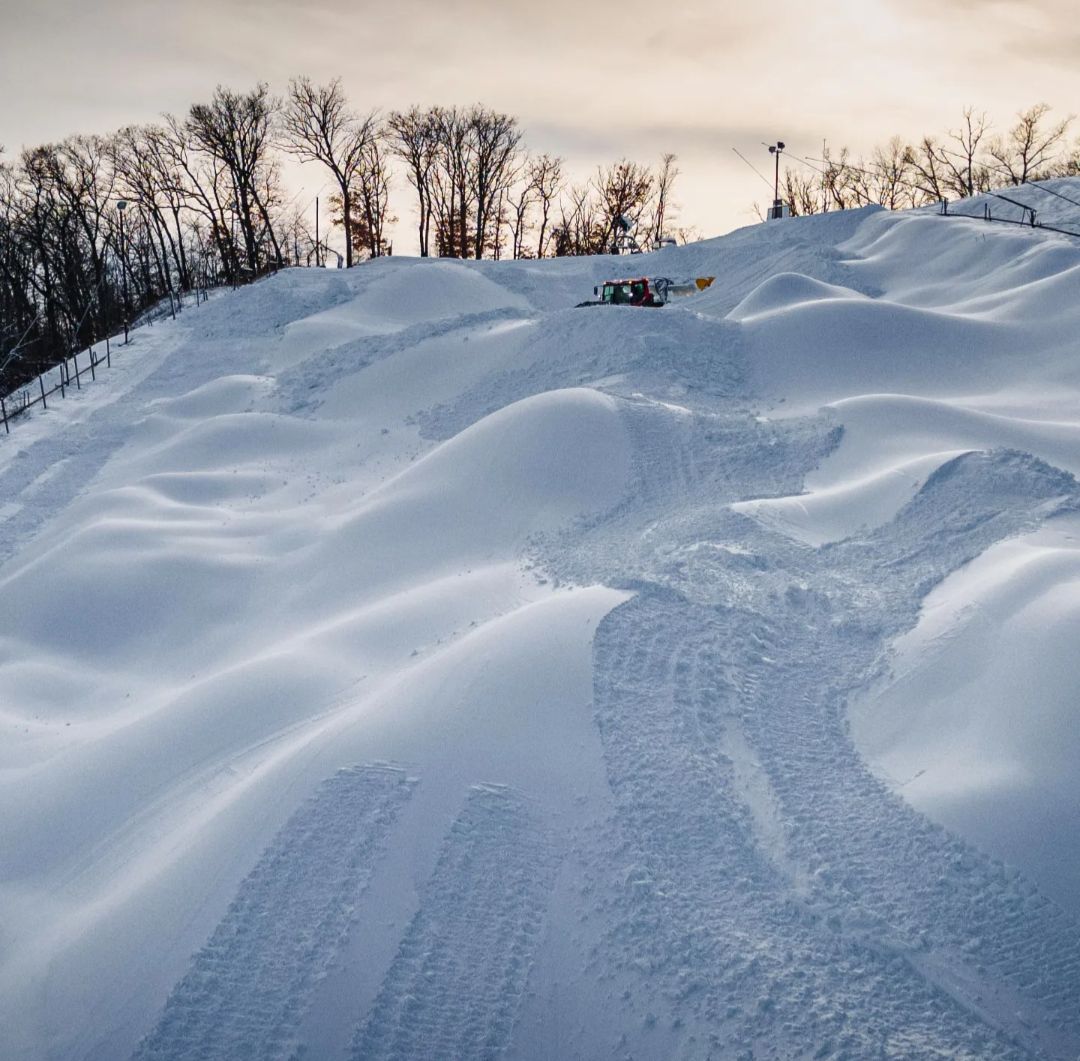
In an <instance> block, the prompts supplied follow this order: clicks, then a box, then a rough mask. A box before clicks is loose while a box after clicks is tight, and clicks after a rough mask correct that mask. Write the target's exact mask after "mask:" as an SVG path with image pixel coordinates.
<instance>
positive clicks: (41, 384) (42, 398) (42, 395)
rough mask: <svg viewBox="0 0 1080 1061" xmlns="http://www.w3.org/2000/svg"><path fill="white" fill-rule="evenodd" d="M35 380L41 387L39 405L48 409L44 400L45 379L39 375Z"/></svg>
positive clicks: (47, 404)
mask: <svg viewBox="0 0 1080 1061" xmlns="http://www.w3.org/2000/svg"><path fill="white" fill-rule="evenodd" d="M37 381H38V386H39V387H40V388H41V407H42V408H43V409H48V408H49V403H48V402H47V401H46V400H45V380H43V379H42V378H41V376H38V378H37Z"/></svg>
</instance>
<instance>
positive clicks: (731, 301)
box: [0, 183, 1080, 1061]
mask: <svg viewBox="0 0 1080 1061" xmlns="http://www.w3.org/2000/svg"><path fill="white" fill-rule="evenodd" d="M1054 187H1055V188H1057V189H1058V190H1061V191H1062V194H1067V195H1077V194H1080V193H1078V192H1076V191H1074V190H1071V189H1072V185H1069V184H1068V183H1065V184H1058V185H1054ZM1017 194H1038V193H1037V192H1036V191H1035V189H1033V188H1029V189H1025V190H1022V191H1020V192H1018V193H1017ZM1045 198H1047V199H1050V198H1052V197H1045ZM968 206H970V207H972V208H978V206H979V204H978V203H975V204H968ZM1047 216H1048V217H1050V218H1052V216H1053V211H1052V210H1051V211H1050V213H1049V214H1048V215H1047ZM628 269H629V270H630V271H632V272H633V273H635V274H637V275H664V276H700V275H715V276H716V277H717V280H716V283H715V284H714V285H713V286H712V287H711V288H710V289H708V290H707V291H705V292H703V293H701V294H699V295H695V296H692V297H689V298H687V299H685V300H682V301H680V302H678V303H675V304H672V305H670V306H668V307H665V308H663V309H660V310H641V309H634V308H623V307H613V308H609V309H606V310H593V309H575V308H574V307H575V305H576V303H578V302H580V301H582V300H583V299H586V298H588V297H589V292H590V290H591V288H592V285H593V284H595V283H597V282H599V281H601V280H603V279H606V278H610V277H612V276H616V275H625V274H626V273H627V270H628ZM1077 295H1080V249H1078V248H1077V247H1076V246H1075V245H1074V244H1073V243H1071V242H1069V241H1067V240H1066V239H1065V238H1064V237H1056V236H1052V235H1049V234H1047V233H1044V232H1038V231H1031V230H1030V229H1028V230H1024V229H1021V228H1018V227H1009V226H991V225H987V224H986V223H985V222H982V221H980V220H978V219H973V218H956V217H952V216H950V217H941V216H936V215H935V214H934V213H933V212H927V211H915V212H910V213H896V214H892V213H887V212H885V211H881V210H873V209H867V210H859V211H845V212H843V213H839V214H833V215H828V216H822V217H813V218H800V219H794V220H791V221H788V222H784V223H782V224H769V225H760V226H753V227H751V228H747V229H744V230H742V231H740V232H736V233H732V234H731V235H729V236H726V237H722V238H721V239H718V240H710V241H703V242H702V243H699V244H695V245H692V246H688V247H679V248H667V249H665V250H663V251H660V252H656V253H655V254H650V255H644V256H642V257H641V258H636V259H635V260H634V261H633V262H632V263H629V264H628V262H627V260H626V259H617V258H607V257H599V258H589V259H573V260H569V259H568V260H559V261H539V262H537V261H526V262H476V263H473V262H460V261H431V260H425V261H410V260H407V259H401V258H395V259H383V260H380V261H376V262H371V263H365V264H363V265H362V266H360V267H358V268H356V269H352V270H340V271H338V270H287V271H284V272H282V273H280V274H279V275H277V276H275V277H273V278H268V279H266V280H264V281H262V282H260V283H257V284H254V285H251V286H249V287H247V288H244V289H242V290H239V291H236V292H230V293H224V292H223V293H220V294H218V295H217V296H215V297H214V298H212V299H211V301H210V303H209V304H208V305H205V306H202V307H200V308H199V309H198V310H191V311H185V312H184V313H183V314H182V316H181V317H180V318H178V319H177V320H176V321H175V322H171V321H170V322H167V323H162V324H161V325H156V326H155V327H154V328H153V329H141V330H138V331H136V332H135V333H134V341H133V342H132V344H131V345H130V346H128V347H123V348H119V349H117V350H116V351H115V356H114V365H113V368H112V369H111V371H109V372H104V373H102V374H101V377H100V378H99V379H98V381H97V382H96V383H92V384H91V385H88V386H85V387H84V388H83V389H82V390H81V391H77V392H76V393H75V394H72V395H70V396H69V397H68V398H67V399H66V401H64V402H59V403H56V404H50V408H49V410H48V412H47V413H44V414H39V415H35V416H33V417H31V418H29V419H26V418H23V419H22V420H20V422H18V423H17V424H15V425H14V426H13V429H12V434H11V435H10V437H7V436H4V437H0V598H2V600H3V602H4V603H3V606H2V609H3V610H2V612H0V616H2V618H0V738H2V739H0V836H3V843H2V844H0V926H2V938H3V945H2V946H0V1055H2V1056H3V1057H4V1058H5V1061H6V1059H8V1058H11V1059H12V1061H45V1059H47V1058H82V1059H95V1061H111V1059H113V1058H123V1057H133V1056H134V1057H137V1058H143V1059H149V1058H162V1059H165V1058H168V1059H171V1061H176V1059H180V1058H188V1057H194V1056H199V1057H207V1058H209V1057H222V1058H224V1057H230V1058H231V1057H239V1056H259V1057H280V1058H288V1057H299V1056H306V1057H312V1058H322V1057H327V1058H330V1057H339V1058H342V1057H355V1058H361V1057H362V1058H381V1057H385V1058H407V1057H416V1056H421V1055H425V1056H427V1055H430V1056H445V1057H462V1058H465V1057H479V1056H495V1055H499V1056H505V1057H507V1058H513V1059H515V1061H531V1059H534V1058H541V1057H547V1056H551V1055H553V1054H557V1055H558V1056H560V1057H566V1058H606V1057H623V1056H631V1055H632V1056H635V1057H703V1056H706V1055H710V1056H716V1057H723V1058H736V1057H750V1056H755V1057H756V1056H762V1057H777V1058H780V1057H783V1058H788V1057H811V1056H814V1057H821V1058H825V1057H840V1056H847V1057H878V1056H905V1057H908V1056H910V1057H924V1056H925V1057H930V1056H940V1057H969V1058H974V1057H978V1058H980V1059H984V1058H985V1059H992V1061H1015V1059H1017V1058H1030V1059H1031V1061H1036V1059H1039V1061H1043V1059H1053V1061H1066V1059H1068V1061H1072V1059H1075V1058H1076V1056H1077V1055H1078V1054H1080V1017H1078V1014H1080V901H1078V899H1077V896H1078V895H1080V888H1078V884H1077V882H1078V880H1080V845H1078V843H1077V840H1076V830H1075V821H1076V814H1077V812H1078V810H1080V781H1078V779H1080V744H1078V742H1077V740H1076V739H1075V737H1074V734H1075V733H1076V732H1078V730H1077V727H1076V725H1075V722H1076V717H1075V716H1076V705H1075V695H1074V690H1075V687H1076V683H1077V681H1078V680H1080V673H1077V667H1076V665H1075V664H1074V662H1073V657H1074V656H1075V653H1074V652H1072V651H1071V647H1072V644H1073V643H1074V642H1075V640H1076V636H1077V632H1078V619H1080V589H1078V587H1080V560H1078V558H1080V551H1078V549H1077V541H1080V522H1078V516H1077V513H1078V512H1080V486H1078V484H1077V481H1076V479H1075V478H1074V476H1076V475H1077V474H1080V418H1078V416H1077V413H1076V410H1077V408H1078V400H1080V368H1078V362H1077V359H1076V339H1075V336H1076V334H1077V328H1078V327H1080V298H1078V297H1076V296H1077ZM553 1029H554V1031H553Z"/></svg>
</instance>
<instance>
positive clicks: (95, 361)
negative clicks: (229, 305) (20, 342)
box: [0, 288, 210, 435]
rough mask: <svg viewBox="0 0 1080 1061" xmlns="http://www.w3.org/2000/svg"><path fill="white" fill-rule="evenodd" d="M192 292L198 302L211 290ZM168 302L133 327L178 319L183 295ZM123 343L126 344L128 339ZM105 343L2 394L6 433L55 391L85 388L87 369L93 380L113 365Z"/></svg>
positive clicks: (0, 411)
mask: <svg viewBox="0 0 1080 1061" xmlns="http://www.w3.org/2000/svg"><path fill="white" fill-rule="evenodd" d="M193 294H194V296H195V305H196V306H199V305H201V304H202V303H203V302H205V301H206V300H207V299H208V298H209V297H210V295H209V292H208V291H207V290H205V289H202V288H197V289H196V290H195V291H194V292H193ZM167 302H168V305H166V299H165V298H163V299H161V301H160V302H159V303H158V305H157V306H156V307H152V308H151V309H149V310H146V311H145V312H144V313H143V314H141V315H140V317H139V318H138V319H136V320H135V321H133V322H132V327H133V328H138V327H143V326H146V327H152V326H153V323H154V321H155V320H163V319H164V318H165V316H166V315H171V316H172V319H173V320H175V319H176V314H177V313H178V312H180V311H182V310H183V308H184V302H183V296H180V295H173V294H172V293H171V292H170V293H169V294H168V295H167ZM95 345H96V346H97V348H98V350H100V349H101V346H102V344H101V343H100V342H99V343H97V344H95ZM121 345H126V340H125V342H124V343H123V344H121ZM104 346H105V354H104V356H98V354H96V353H95V352H94V346H90V347H87V348H86V349H85V350H78V351H76V352H75V353H73V354H70V355H69V356H68V357H66V358H64V360H63V361H60V362H58V363H57V364H55V365H52V366H50V367H49V368H47V369H45V371H44V372H41V373H39V374H38V376H37V377H36V378H35V379H33V380H31V381H30V382H28V383H24V384H23V385H22V386H20V387H17V388H16V389H15V390H14V391H12V393H11V394H9V395H7V396H6V397H0V421H2V422H3V425H4V433H5V434H6V435H10V434H11V421H12V420H14V419H16V418H17V417H19V416H22V415H23V414H24V413H27V412H29V411H30V410H31V409H33V408H34V406H35V405H40V406H41V407H42V408H43V409H48V408H49V398H51V397H53V396H54V395H56V394H59V395H60V397H61V398H66V397H67V392H68V391H69V390H71V389H73V388H74V389H76V390H82V377H83V376H85V375H86V374H87V372H89V373H90V380H91V381H93V380H96V379H97V370H98V368H99V367H100V366H101V365H105V366H106V368H111V367H112V341H111V340H110V339H109V337H108V336H106V338H105V342H104ZM80 357H81V358H82V359H83V361H82V363H80V361H79V358H80Z"/></svg>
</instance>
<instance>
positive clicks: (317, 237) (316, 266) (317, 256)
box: [315, 195, 322, 269]
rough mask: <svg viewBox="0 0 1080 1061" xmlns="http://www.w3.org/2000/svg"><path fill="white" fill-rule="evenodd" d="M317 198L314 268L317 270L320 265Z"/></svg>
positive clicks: (317, 198)
mask: <svg viewBox="0 0 1080 1061" xmlns="http://www.w3.org/2000/svg"><path fill="white" fill-rule="evenodd" d="M319 257H320V251H319V197H318V196H317V195H316V196H315V268H316V269H318V268H319V266H320V265H321V264H322V263H321V262H320V261H319Z"/></svg>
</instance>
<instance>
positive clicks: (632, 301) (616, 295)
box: [578, 276, 716, 308]
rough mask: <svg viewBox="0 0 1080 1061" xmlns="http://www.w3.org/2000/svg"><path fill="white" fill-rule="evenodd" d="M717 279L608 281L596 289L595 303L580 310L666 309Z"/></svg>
mask: <svg viewBox="0 0 1080 1061" xmlns="http://www.w3.org/2000/svg"><path fill="white" fill-rule="evenodd" d="M715 279H716V277H715V276H695V277H693V278H692V279H689V280H672V279H671V278H670V277H668V276H639V277H636V278H634V279H629V280H605V281H604V282H603V283H602V284H598V285H597V286H596V287H594V288H593V299H592V301H590V302H579V303H578V307H579V308H581V307H584V306H666V305H667V304H668V303H669V302H670V301H671V300H672V299H673V298H681V297H683V296H685V295H696V294H697V293H698V292H699V291H704V290H705V289H706V288H707V287H709V286H710V285H711V284H712V282H713V281H714V280H715Z"/></svg>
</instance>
